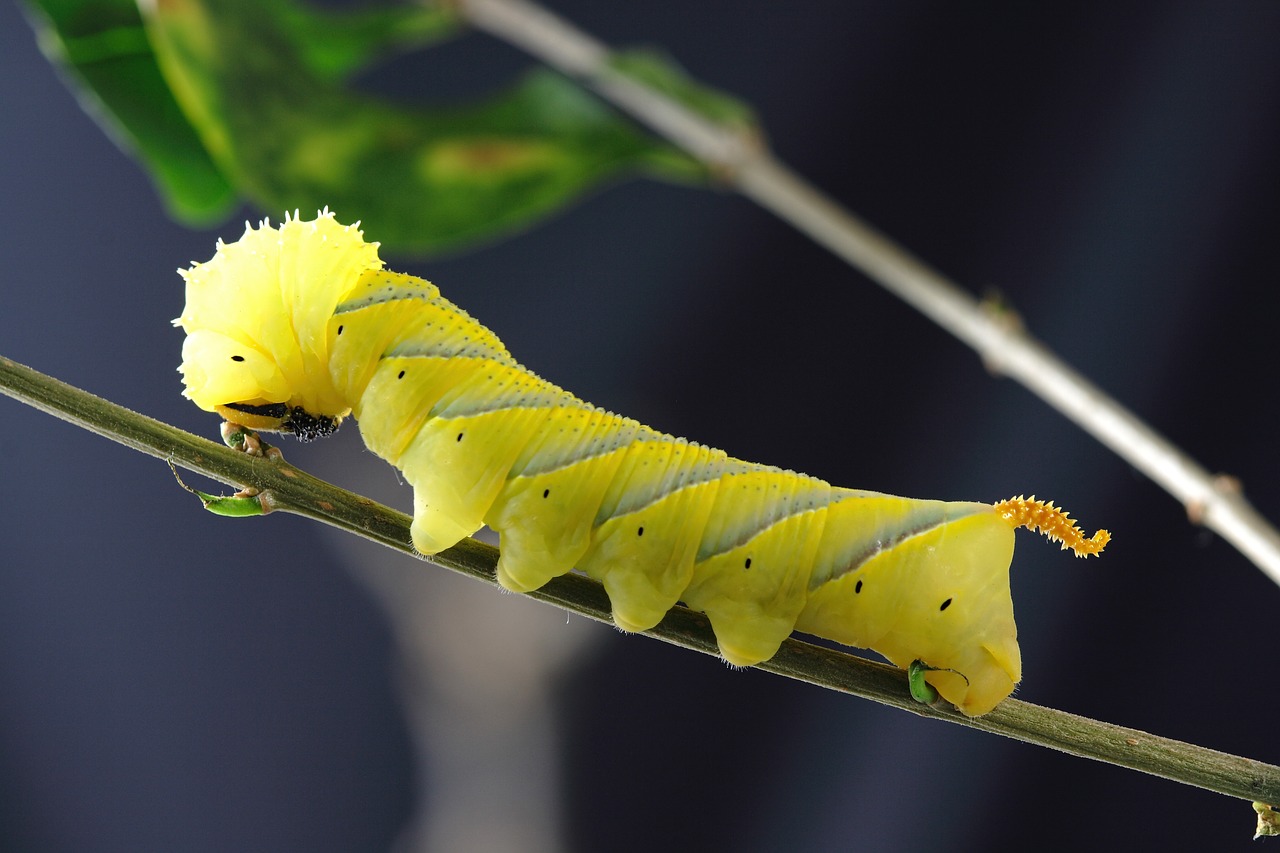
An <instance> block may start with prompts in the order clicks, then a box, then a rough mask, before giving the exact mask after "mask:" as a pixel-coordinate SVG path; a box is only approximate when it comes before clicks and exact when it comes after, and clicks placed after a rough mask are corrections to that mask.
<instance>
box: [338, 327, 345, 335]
mask: <svg viewBox="0 0 1280 853" xmlns="http://www.w3.org/2000/svg"><path fill="white" fill-rule="evenodd" d="M343 328H345V327H343V326H339V327H338V334H342V330H343Z"/></svg>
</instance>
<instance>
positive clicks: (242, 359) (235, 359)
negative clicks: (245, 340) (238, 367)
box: [231, 355, 244, 361]
mask: <svg viewBox="0 0 1280 853" xmlns="http://www.w3.org/2000/svg"><path fill="white" fill-rule="evenodd" d="M231 360H232V361H244V356H242V355H233V356H231Z"/></svg>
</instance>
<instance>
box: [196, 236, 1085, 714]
mask: <svg viewBox="0 0 1280 853" xmlns="http://www.w3.org/2000/svg"><path fill="white" fill-rule="evenodd" d="M377 250H378V244H377V243H366V242H365V241H364V239H363V235H362V234H361V232H360V231H359V230H357V229H356V228H355V227H354V226H343V225H341V224H339V223H338V222H337V221H335V219H334V218H333V216H332V214H330V213H329V212H328V211H324V212H322V213H320V214H319V215H318V216H317V218H316V219H314V220H312V221H306V222H304V221H301V220H299V219H297V218H293V219H290V218H289V217H288V216H286V217H285V221H284V224H283V225H281V227H280V228H279V229H276V228H273V227H271V226H270V224H269V223H266V222H264V223H263V224H262V226H261V227H260V228H259V229H257V230H254V229H252V228H246V231H245V234H244V236H243V237H242V238H241V239H240V240H239V241H237V242H235V243H231V244H224V243H221V242H219V244H218V249H217V253H216V254H215V255H214V257H213V259H212V260H210V261H208V262H207V263H196V264H193V265H192V267H191V268H190V269H189V270H182V271H181V273H182V275H183V277H184V278H185V279H186V285H187V304H186V308H185V309H184V311H183V313H182V316H181V317H180V318H178V319H177V320H176V321H174V322H175V324H176V325H178V326H181V327H182V328H183V329H184V330H185V331H186V333H187V338H186V341H185V343H184V344H183V348H182V357H183V361H182V366H181V368H180V370H181V372H182V376H183V381H184V382H185V384H186V390H185V394H186V396H187V397H189V398H190V399H191V400H192V401H193V402H195V403H196V405H198V406H200V407H201V408H202V409H205V410H208V411H213V412H217V413H219V414H221V415H222V416H223V417H224V418H226V419H227V420H228V421H231V422H234V423H237V424H241V425H243V426H246V427H249V428H251V429H259V430H279V431H289V432H293V433H295V434H297V435H298V437H300V438H302V439H304V440H308V439H312V438H316V437H319V436H323V435H327V434H328V433H330V432H332V431H333V430H334V429H336V428H337V426H338V424H339V422H340V421H341V420H342V419H343V418H344V417H346V416H347V415H348V414H351V415H353V416H354V417H355V418H356V419H357V420H358V421H359V423H360V431H361V434H362V435H363V437H364V440H365V443H366V444H367V445H368V446H369V449H370V450H372V451H373V452H374V453H377V454H378V455H379V456H381V457H383V458H384V459H386V460H387V461H388V462H390V463H391V464H392V465H395V466H396V467H398V468H400V469H401V470H402V471H403V472H404V475H405V478H406V479H407V480H408V481H409V483H410V484H411V485H412V486H413V488H414V518H413V526H412V536H413V543H414V545H415V546H416V547H417V548H418V550H419V551H421V552H422V553H423V554H434V553H437V552H439V551H441V550H443V549H445V548H448V547H450V546H452V545H454V544H455V543H457V542H458V541H459V540H461V539H462V538H463V537H465V536H469V535H470V534H472V533H474V532H475V531H476V530H478V529H479V528H480V527H481V526H482V525H484V524H488V525H489V526H490V527H492V528H493V529H494V530H495V531H497V532H498V534H499V535H500V537H501V552H502V556H501V559H500V561H499V563H498V580H499V581H500V582H501V583H502V585H503V586H505V587H506V588H508V589H511V590H516V591H521V592H523V591H528V590H532V589H537V588H538V587H540V586H542V585H543V584H545V583H546V582H547V581H549V580H550V579H551V578H553V577H556V576H557V575H561V574H564V573H565V572H568V571H570V570H572V569H573V568H574V567H577V568H578V569H581V570H582V571H584V572H586V573H587V574H588V575H590V576H592V577H594V578H598V579H599V580H600V581H601V582H602V583H603V584H604V586H605V588H606V589H607V590H608V593H609V598H610V601H611V603H612V605H613V615H614V620H615V621H616V622H617V624H618V626H619V627H621V628H622V629H624V630H627V631H643V630H646V629H648V628H651V627H653V626H654V625H656V624H657V623H658V621H659V620H661V619H662V617H663V615H664V614H665V613H666V612H667V611H668V610H669V609H670V608H671V607H672V606H673V605H674V604H675V603H676V602H677V601H683V602H684V603H685V604H687V605H688V606H690V607H692V608H694V609H695V610H700V611H702V612H704V613H706V614H707V616H708V617H709V618H710V620H711V624H712V627H713V628H714V630H715V633H716V638H717V640H718V642H719V645H720V652H721V654H722V655H723V656H724V658H725V660H727V661H729V662H730V663H733V664H737V665H741V666H749V665H752V664H756V663H759V662H761V661H763V660H766V659H768V658H770V657H772V656H773V654H774V653H775V652H776V651H777V649H778V646H779V645H780V644H781V643H782V641H783V640H784V639H785V638H786V637H787V636H788V635H789V634H791V632H792V631H793V630H799V631H803V632H805V633H809V634H814V635H817V636H820V637H827V638H829V639H832V640H836V641H838V642H841V643H844V644H846V645H850V646H858V647H862V648H869V649H873V650H875V651H877V652H879V653H880V654H882V655H884V656H885V657H886V658H888V659H889V660H890V661H892V662H893V663H894V664H895V665H897V666H900V667H904V668H907V667H909V666H912V665H913V664H915V665H917V666H920V668H921V669H922V670H927V672H926V673H925V675H924V678H925V680H926V681H927V682H928V683H929V684H931V685H932V686H933V687H934V688H936V689H937V691H938V692H939V693H941V695H942V696H943V697H944V698H945V699H947V700H948V701H950V702H951V703H952V704H954V705H955V706H956V707H957V708H959V709H960V710H961V711H963V712H964V713H966V714H969V715H977V714H984V713H986V712H987V711H990V710H991V709H992V708H993V707H994V706H995V705H996V703H998V702H999V701H1000V700H1001V699H1003V698H1004V697H1006V696H1008V695H1009V694H1010V693H1011V692H1012V691H1013V688H1014V686H1015V685H1016V684H1017V682H1018V680H1019V679H1020V678H1021V670H1022V664H1021V656H1020V653H1019V651H1018V643H1017V630H1016V628H1015V626H1014V621H1013V602H1012V600H1011V598H1010V593H1009V576H1008V572H1009V564H1010V561H1011V560H1012V557H1013V531H1014V529H1015V528H1016V527H1020V526H1031V527H1037V528H1039V529H1040V530H1041V531H1042V532H1044V533H1046V534H1047V535H1048V536H1050V537H1051V538H1054V539H1057V540H1058V541H1060V542H1062V543H1063V547H1064V548H1065V547H1070V548H1072V549H1074V550H1075V552H1076V553H1077V554H1078V555H1087V554H1094V553H1098V552H1099V551H1101V550H1102V548H1103V546H1105V544H1106V543H1107V541H1108V539H1109V534H1107V532H1106V531H1098V533H1096V534H1095V535H1094V537H1093V538H1092V539H1086V538H1085V537H1084V536H1083V534H1082V533H1081V532H1080V530H1079V529H1078V528H1077V527H1076V526H1075V524H1074V522H1072V521H1071V520H1070V518H1069V517H1068V516H1067V515H1066V513H1064V512H1062V511H1061V510H1059V509H1056V508H1054V507H1053V505H1052V504H1046V503H1044V502H1041V501H1037V500H1035V499H1034V498H1031V499H1023V498H1015V499H1013V500H1009V501H1004V502H1002V503H998V504H995V505H991V504H983V503H957V502H944V501H927V500H912V499H908V498H900V497H893V496H891V495H884V494H879V493H877V492H868V491H859V490H854V489H843V488H837V487H834V486H831V485H830V484H828V483H826V482H824V481H822V480H819V479H816V478H814V477H808V476H805V475H803V474H797V473H794V472H792V471H783V470H780V469H778V468H772V467H769V466H767V465H758V464H755V463H751V462H743V461H741V460H738V459H734V458H732V457H730V456H728V455H727V454H725V453H724V452H722V451H719V450H714V449H712V448H709V447H704V446H703V445H700V444H696V443H694V442H690V441H687V440H686V439H683V438H676V437H673V436H670V435H664V434H662V433H660V432H657V431H655V430H653V429H650V428H649V427H646V426H644V425H642V424H640V423H637V422H636V421H634V420H631V419H629V418H624V417H621V416H619V415H615V414H612V413H610V412H606V411H604V410H602V409H598V408H596V407H595V406H592V405H591V404H589V403H585V402H583V401H582V400H579V399H578V398H576V397H574V396H573V395H572V394H569V393H568V392H566V391H564V390H562V389H560V388H558V387H556V386H555V385H552V384H551V383H549V382H546V381H545V380H543V379H540V378H539V377H537V376H535V375H534V374H532V373H530V372H529V371H528V370H526V369H525V368H523V367H521V366H520V365H519V364H518V363H517V362H516V361H515V359H513V358H512V357H511V355H510V353H508V352H507V350H506V348H505V347H504V346H503V345H502V343H501V342H500V341H499V340H498V339H497V337H496V336H494V334H493V333H492V332H490V331H489V330H488V329H486V328H485V327H483V326H481V325H480V324H479V323H477V322H476V321H475V320H473V319H472V318H471V317H470V316H468V315H467V313H466V312H465V311H463V310H462V309H460V308H458V307H457V306H455V305H453V304H452V303H450V302H449V301H447V300H446V299H444V298H443V297H442V296H441V295H440V292H439V290H438V289H437V288H436V287H435V286H434V285H433V284H431V283H430V282H427V281H424V280H423V279H420V278H415V277H413V276H409V275H403V274H400V273H394V272H389V271H386V270H384V269H383V268H382V262H381V261H380V260H379V259H378V254H377Z"/></svg>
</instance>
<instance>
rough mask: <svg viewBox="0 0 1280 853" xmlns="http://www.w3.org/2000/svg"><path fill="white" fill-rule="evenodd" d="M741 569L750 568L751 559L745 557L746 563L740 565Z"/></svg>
mask: <svg viewBox="0 0 1280 853" xmlns="http://www.w3.org/2000/svg"><path fill="white" fill-rule="evenodd" d="M742 568H744V569H749V568H751V558H750V557H747V561H746V562H745V563H743V564H742Z"/></svg>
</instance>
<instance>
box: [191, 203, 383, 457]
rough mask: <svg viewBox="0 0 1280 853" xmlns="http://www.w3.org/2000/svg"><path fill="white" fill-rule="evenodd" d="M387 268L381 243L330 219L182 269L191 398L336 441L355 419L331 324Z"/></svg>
mask: <svg viewBox="0 0 1280 853" xmlns="http://www.w3.org/2000/svg"><path fill="white" fill-rule="evenodd" d="M381 267H382V261H381V260H379V259H378V244H377V243H366V242H365V241H364V238H363V235H362V234H361V232H360V231H359V229H358V228H357V227H356V226H353V225H340V224H339V223H338V222H337V221H336V220H334V218H333V214H331V213H330V212H329V211H328V210H324V211H321V212H320V214H318V215H317V216H316V218H315V219H314V220H310V221H306V222H304V221H302V220H300V219H298V218H296V216H295V217H293V218H290V217H289V216H287V215H286V217H285V221H284V223H283V224H282V225H281V226H280V227H279V228H278V229H277V228H274V227H272V226H271V224H270V223H269V222H267V221H263V223H262V224H261V226H260V227H259V228H258V229H256V230H255V229H253V228H252V227H250V226H248V225H246V227H245V233H244V236H243V237H241V238H240V239H239V240H237V241H236V242H234V243H222V242H221V241H220V242H219V243H218V249H217V252H216V253H215V254H214V256H213V258H212V259H210V260H209V261H207V262H205V263H193V264H192V265H191V267H190V269H185V270H179V273H180V274H181V275H182V277H183V278H184V279H186V283H187V304H186V307H185V308H184V309H183V312H182V316H181V317H179V318H178V319H177V320H174V325H176V326H179V327H181V328H182V329H183V330H185V331H186V333H187V339H186V341H185V342H184V343H183V346H182V366H181V367H179V368H178V370H179V371H180V372H181V373H182V380H183V383H184V385H185V386H186V388H185V390H184V392H183V393H184V394H185V395H186V396H187V397H188V398H190V399H191V400H192V402H194V403H195V404H196V405H197V406H199V407H200V408H202V409H204V410H206V411H210V412H217V413H218V414H220V415H222V416H223V417H224V418H226V419H227V420H230V421H234V422H236V423H240V424H243V425H244V426H247V427H250V428H252V429H258V430H268V431H287V432H293V433H295V434H296V435H298V437H299V438H302V439H304V440H307V439H312V438H317V437H320V436H323V435H327V434H329V433H330V432H332V431H333V430H334V429H336V428H337V426H338V424H339V423H340V422H341V420H342V418H343V417H345V416H346V415H347V413H348V412H349V411H350V407H349V406H348V405H347V403H346V401H345V400H344V399H343V397H342V395H340V394H339V393H338V391H337V390H336V389H335V387H334V384H333V379H332V378H331V376H330V374H329V368H328V364H329V352H328V346H329V344H328V340H329V339H328V332H327V329H328V321H329V317H330V315H332V314H333V311H334V308H335V307H336V306H337V304H338V302H339V300H341V298H342V296H343V294H345V293H346V292H348V291H349V290H351V288H352V287H354V286H355V284H356V282H357V280H358V279H359V277H360V275H361V273H363V272H365V271H367V270H371V269H374V270H376V269H380V268H381Z"/></svg>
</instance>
